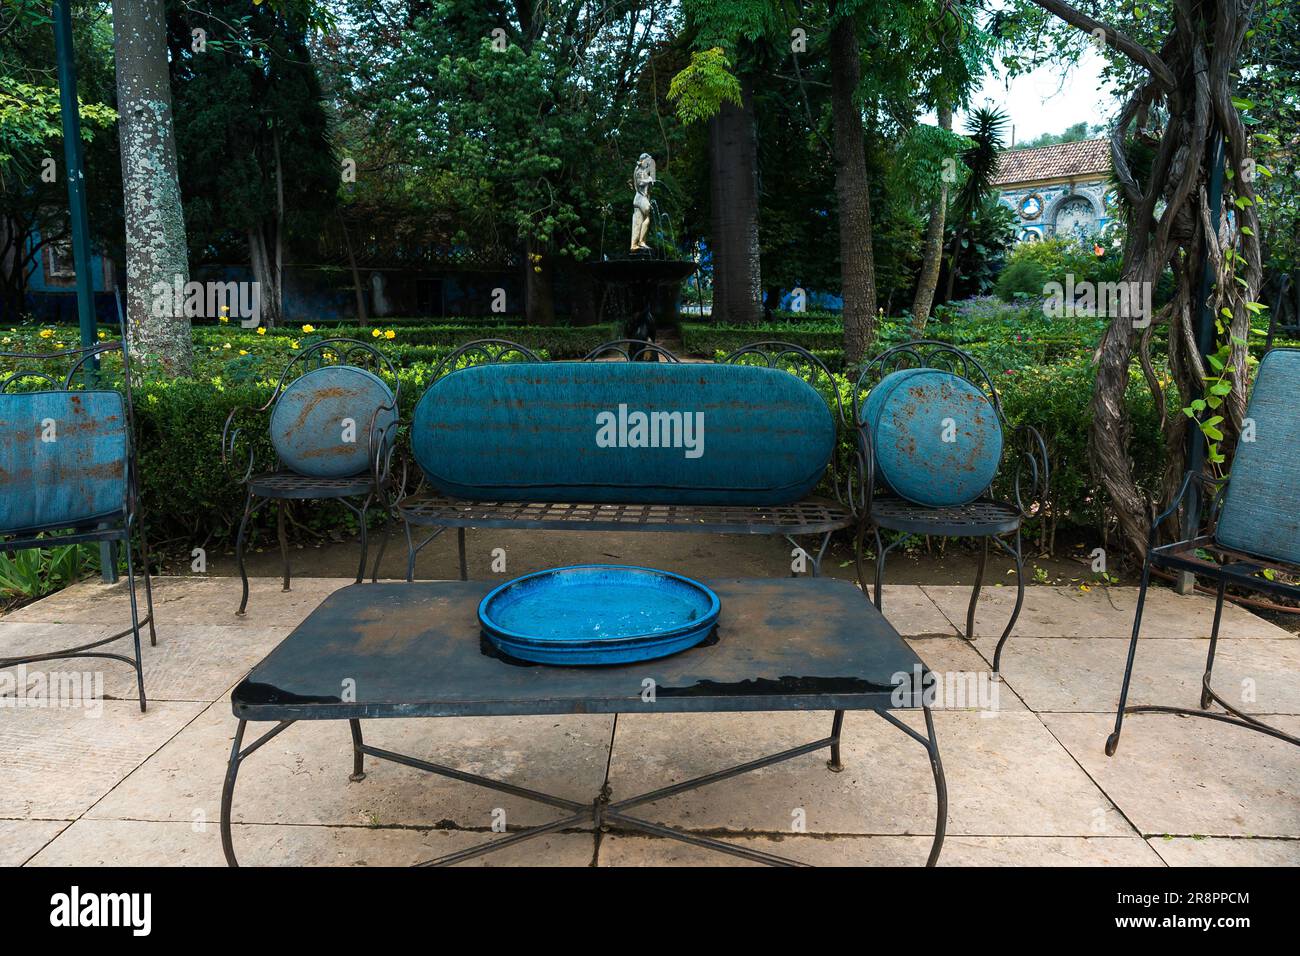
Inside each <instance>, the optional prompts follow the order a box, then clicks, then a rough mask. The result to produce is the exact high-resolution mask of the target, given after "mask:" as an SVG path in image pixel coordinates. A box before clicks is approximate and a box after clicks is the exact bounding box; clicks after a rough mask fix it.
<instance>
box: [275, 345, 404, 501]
mask: <svg viewBox="0 0 1300 956" xmlns="http://www.w3.org/2000/svg"><path fill="white" fill-rule="evenodd" d="M395 405H396V403H395V402H394V400H393V392H392V389H390V388H389V387H388V385H387V384H386V383H385V382H384V380H383V379H381V378H380V377H379V376H378V375H375V374H374V373H373V372H370V371H368V370H366V369H363V368H356V367H355V366H352V365H328V366H325V367H323V368H318V369H313V370H312V371H310V372H307V373H306V374H305V375H301V376H299V377H298V378H296V379H294V380H293V381H292V382H290V383H289V384H288V385H287V386H285V388H284V391H282V392H281V393H280V397H279V399H278V400H277V401H276V403H275V408H274V409H273V410H272V412H271V444H272V445H273V446H274V447H275V453H276V454H277V455H279V456H280V461H281V462H283V463H284V465H285V467H286V468H289V469H290V470H292V471H296V472H297V473H298V474H300V475H307V476H309V477H312V478H343V477H347V476H349V475H356V474H360V473H361V472H363V471H366V470H367V469H368V468H369V467H370V464H371V459H370V428H371V422H375V428H376V429H387V430H386V431H384V432H382V434H383V436H384V438H385V441H386V444H391V442H392V440H393V431H394V430H393V429H390V428H388V426H389V425H391V424H392V423H393V422H395V421H396V420H397V411H396V408H395ZM381 409H382V411H381ZM376 414H378V417H377V418H376Z"/></svg>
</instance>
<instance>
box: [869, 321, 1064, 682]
mask: <svg viewBox="0 0 1300 956" xmlns="http://www.w3.org/2000/svg"><path fill="white" fill-rule="evenodd" d="M853 415H854V421H855V422H856V423H857V434H858V456H859V461H858V473H859V474H860V475H862V476H863V477H862V480H863V483H864V487H863V489H862V490H861V498H860V505H859V515H860V517H861V524H860V526H859V531H858V536H857V542H856V546H855V554H856V560H857V570H858V583H859V584H860V585H861V586H862V589H863V590H864V591H865V590H866V569H865V564H864V560H863V544H864V539H865V535H866V532H867V530H868V529H870V531H871V532H872V534H873V536H874V538H875V557H876V561H875V575H874V589H873V595H874V598H875V603H876V607H877V608H880V609H882V610H883V602H882V583H883V579H884V573H885V560H886V558H887V557H888V556H889V552H890V551H892V550H893V549H894V548H895V547H897V546H898V545H899V544H900V543H902V542H903V541H905V540H907V538H908V537H910V536H913V535H936V536H939V537H950V538H980V539H982V548H981V551H980V563H979V569H978V571H977V572H976V576H975V586H974V589H973V591H972V592H971V598H970V604H969V606H968V607H967V610H966V639H967V640H968V641H973V640H974V639H975V608H976V604H977V603H978V602H979V596H980V590H981V588H982V586H983V583H984V571H985V565H986V564H987V561H988V553H989V542H990V541H992V542H993V543H994V544H996V545H997V546H998V547H999V548H1001V549H1002V550H1003V551H1005V552H1006V553H1007V554H1008V555H1010V556H1011V558H1012V559H1013V560H1014V561H1015V566H1016V604H1015V608H1014V609H1013V610H1012V612H1011V618H1010V620H1009V621H1008V622H1007V625H1006V627H1005V629H1004V630H1003V631H1002V635H1001V637H1000V638H999V639H998V643H997V647H996V649H995V651H994V653H993V672H994V673H995V674H996V673H998V671H999V670H1000V668H1001V661H1002V647H1003V645H1004V644H1006V642H1007V638H1008V637H1010V636H1011V631H1012V629H1013V628H1014V627H1015V625H1016V620H1017V619H1018V618H1019V617H1020V609H1021V607H1022V605H1023V604H1024V599H1025V576H1024V553H1023V549H1022V542H1021V533H1020V531H1021V525H1022V523H1023V522H1024V520H1025V519H1026V518H1027V517H1029V516H1030V515H1031V514H1033V513H1034V509H1035V507H1036V503H1038V504H1039V505H1041V503H1042V502H1045V501H1046V498H1047V487H1048V461H1047V447H1046V445H1045V444H1044V443H1043V439H1042V436H1041V435H1039V433H1038V431H1037V430H1036V429H1034V428H1032V427H1030V426H1022V427H1021V428H1020V429H1018V430H1017V431H1016V432H1015V434H1014V435H1012V436H1011V441H1009V442H1005V443H1004V438H1003V436H1004V435H1005V433H1006V431H1007V428H1006V418H1005V417H1004V416H1003V414H1002V403H1001V401H1000V400H999V399H998V393H997V390H996V389H995V388H994V387H993V381H992V380H991V379H990V378H989V376H988V373H987V372H985V370H984V368H983V367H982V366H981V365H980V364H979V363H978V362H977V361H975V359H974V358H972V357H971V356H970V355H969V354H967V353H966V352H963V351H962V350H961V349H959V348H956V347H955V346H953V345H949V344H947V343H945V342H936V341H931V340H918V341H914V342H907V343H905V344H902V345H897V346H894V347H893V348H890V349H887V350H886V351H884V352H882V353H881V354H879V355H877V356H876V357H875V358H873V359H871V360H870V361H869V362H867V363H866V365H864V366H863V368H862V371H861V373H860V374H859V376H858V379H857V385H856V388H855V389H854V393H853ZM886 432H888V435H886V434H885V433H886ZM882 437H883V438H884V440H883V441H882ZM1008 455H1010V456H1012V457H1013V458H1014V459H1015V474H1014V481H1013V485H1012V490H1013V496H1014V499H1015V500H1014V502H1011V501H1005V500H999V499H997V498H994V497H993V496H992V495H991V494H990V493H989V487H990V485H991V483H992V482H993V480H994V478H995V476H996V475H997V473H998V472H999V471H1000V470H1001V466H1002V464H1003V463H1004V460H1005V458H1006V457H1007V456H1008ZM882 465H883V466H884V468H885V469H886V470H887V471H889V472H891V474H889V475H888V476H886V475H884V474H882ZM891 478H892V480H893V484H894V485H897V486H899V487H892V486H891V483H890V480H889V479H891ZM882 531H894V532H899V534H897V535H896V536H895V537H894V538H893V540H891V541H890V542H889V543H888V544H885V542H884V540H883V538H882V536H881V532H882ZM1007 539H1010V541H1008V540H1007Z"/></svg>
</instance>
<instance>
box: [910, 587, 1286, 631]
mask: <svg viewBox="0 0 1300 956" xmlns="http://www.w3.org/2000/svg"><path fill="white" fill-rule="evenodd" d="M922 589H923V590H924V591H925V593H926V594H928V595H929V596H930V597H931V598H932V599H933V600H934V602H935V604H937V605H938V606H939V607H940V608H941V609H942V610H943V612H944V614H945V615H946V616H947V617H948V619H949V620H950V621H951V622H952V623H953V624H954V625H956V626H957V627H958V628H959V629H960V630H961V631H963V632H964V631H965V628H966V607H967V605H968V604H969V602H970V588H968V587H959V586H951V585H931V584H927V585H923V587H922ZM1137 596H1138V589H1137V588H1135V587H1107V588H1093V589H1092V590H1090V591H1080V590H1079V589H1078V588H1077V587H1075V588H1067V587H1042V586H1035V587H1027V588H1026V589H1025V603H1024V607H1023V608H1022V609H1021V611H1020V617H1019V619H1018V620H1017V621H1016V629H1015V631H1014V632H1013V633H1012V635H1011V640H1012V641H1014V640H1015V639H1016V637H1123V638H1128V637H1129V636H1130V635H1131V634H1132V633H1133V613H1134V611H1135V610H1136V609H1137ZM1015 603H1016V589H1015V588H1014V587H1000V588H998V587H986V588H984V589H983V590H982V591H981V592H980V600H979V606H978V607H977V608H976V613H975V636H976V637H977V638H979V637H993V638H997V637H999V636H1001V634H1002V630H1003V628H1005V627H1006V625H1007V621H1008V620H1010V619H1011V611H1012V609H1013V608H1014V607H1015ZM1213 623H1214V598H1213V597H1211V596H1209V595H1205V594H1192V595H1187V596H1183V595H1180V594H1175V593H1174V592H1173V591H1171V590H1169V589H1168V588H1165V587H1156V586H1153V587H1152V588H1151V589H1150V590H1149V591H1148V593H1147V604H1146V609H1145V611H1144V612H1143V614H1142V636H1143V637H1144V638H1184V639H1196V638H1202V639H1206V640H1208V639H1209V636H1210V628H1211V626H1212V625H1213ZM1220 636H1221V637H1225V638H1234V639H1237V640H1244V639H1249V638H1272V639H1274V640H1297V637H1296V635H1294V634H1291V633H1290V632H1288V631H1286V630H1284V629H1283V628H1280V627H1278V626H1277V625H1275V624H1270V623H1269V622H1268V621H1265V620H1264V619H1263V618H1261V617H1257V616H1256V615H1254V614H1251V613H1250V612H1249V611H1247V610H1246V609H1244V608H1241V607H1238V606H1237V605H1235V604H1232V603H1227V604H1225V605H1224V607H1223V623H1222V625H1221V628H1220Z"/></svg>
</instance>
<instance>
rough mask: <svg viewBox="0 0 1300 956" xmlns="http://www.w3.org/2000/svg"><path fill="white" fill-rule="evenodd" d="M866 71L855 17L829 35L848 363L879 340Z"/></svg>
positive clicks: (843, 21) (856, 360)
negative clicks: (863, 96) (863, 100)
mask: <svg viewBox="0 0 1300 956" xmlns="http://www.w3.org/2000/svg"><path fill="white" fill-rule="evenodd" d="M861 73H862V58H861V56H860V55H859V53H858V35H857V32H856V30H855V28H854V23H853V20H852V18H850V17H847V16H841V17H840V18H839V20H838V21H837V22H836V24H835V27H834V28H833V29H832V31H831V117H832V120H833V122H834V125H835V196H836V199H837V200H838V202H839V213H840V286H841V288H840V292H841V295H843V297H844V363H845V365H846V366H847V367H850V368H851V367H853V366H855V365H857V364H858V363H859V362H861V361H862V360H863V358H865V357H866V353H867V349H868V348H869V347H870V346H871V343H872V340H873V339H874V338H875V321H876V265H875V260H874V258H873V252H872V237H871V195H870V193H869V191H868V180H867V153H866V133H865V131H864V130H863V127H862V109H861V107H859V105H858V104H857V102H856V101H855V97H856V96H857V91H858V82H859V80H860V78H861Z"/></svg>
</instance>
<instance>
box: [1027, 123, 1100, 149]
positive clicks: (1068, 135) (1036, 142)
mask: <svg viewBox="0 0 1300 956" xmlns="http://www.w3.org/2000/svg"><path fill="white" fill-rule="evenodd" d="M1105 134H1106V125H1105V124H1104V123H1089V122H1088V121H1087V120H1082V121H1081V122H1078V123H1075V124H1074V125H1073V126H1069V127H1066V128H1065V129H1064V130H1062V131H1061V132H1059V133H1043V134H1041V135H1039V136H1035V137H1034V138H1033V139H1029V140H1025V142H1023V143H1016V149H1037V148H1038V147H1040V146H1056V145H1058V144H1060V143H1077V142H1079V141H1080V140H1085V139H1096V138H1098V137H1100V136H1104V135H1105Z"/></svg>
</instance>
